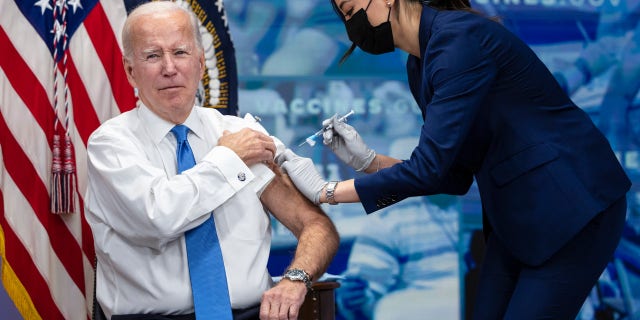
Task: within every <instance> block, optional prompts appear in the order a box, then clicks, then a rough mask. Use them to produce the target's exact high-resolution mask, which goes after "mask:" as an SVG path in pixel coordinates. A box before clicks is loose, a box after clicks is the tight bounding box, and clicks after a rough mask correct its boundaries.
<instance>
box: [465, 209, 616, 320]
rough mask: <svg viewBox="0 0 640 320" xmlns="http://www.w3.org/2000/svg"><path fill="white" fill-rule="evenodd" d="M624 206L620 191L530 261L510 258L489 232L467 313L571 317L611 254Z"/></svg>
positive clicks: (521, 319) (481, 316)
mask: <svg viewBox="0 0 640 320" xmlns="http://www.w3.org/2000/svg"><path fill="white" fill-rule="evenodd" d="M626 208H627V202H626V199H625V198H624V197H623V198H622V199H620V200H618V201H617V202H615V203H614V204H613V205H612V206H610V207H609V208H608V209H606V210H605V211H603V212H602V213H600V214H599V215H597V216H596V217H595V218H594V219H593V220H592V221H591V222H589V223H588V224H587V225H586V226H585V227H584V228H583V229H582V230H581V231H580V232H579V233H578V234H577V235H576V236H575V237H574V238H573V239H572V240H570V241H569V243H567V244H566V245H565V246H564V247H562V248H561V249H560V250H559V251H558V252H556V253H555V254H554V255H553V256H552V257H551V258H550V259H549V260H548V261H546V262H545V263H543V264H542V265H540V266H536V267H531V266H528V265H525V264H522V263H521V262H519V261H518V260H516V259H515V258H514V257H513V256H511V254H509V252H507V250H506V248H505V247H504V245H503V244H501V243H500V242H499V241H498V240H497V239H496V238H495V237H494V236H493V235H490V236H489V239H488V242H487V249H486V252H485V258H484V262H483V264H482V271H481V275H480V284H479V286H478V292H477V295H476V303H475V306H474V315H473V319H474V320H480V319H482V320H484V319H488V320H495V319H517V320H526V319H575V317H576V315H577V314H578V312H579V311H580V307H581V306H582V304H583V303H584V301H585V299H586V297H587V295H588V294H589V292H590V290H591V288H592V287H593V286H594V285H595V283H596V282H597V280H598V278H599V277H600V274H601V273H602V271H603V270H604V269H605V267H606V266H607V263H608V262H609V261H611V258H612V257H613V253H614V251H615V249H616V247H617V246H618V243H619V241H620V237H621V235H622V229H623V227H624V223H625V215H626Z"/></svg>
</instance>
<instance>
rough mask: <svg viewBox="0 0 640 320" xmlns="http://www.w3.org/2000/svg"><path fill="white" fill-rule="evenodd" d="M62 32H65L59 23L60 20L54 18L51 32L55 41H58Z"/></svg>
mask: <svg viewBox="0 0 640 320" xmlns="http://www.w3.org/2000/svg"><path fill="white" fill-rule="evenodd" d="M64 32H65V30H64V28H63V27H62V25H61V24H60V21H58V20H54V21H53V30H52V31H51V33H53V34H54V38H55V39H56V41H60V39H61V38H62V36H63V35H64Z"/></svg>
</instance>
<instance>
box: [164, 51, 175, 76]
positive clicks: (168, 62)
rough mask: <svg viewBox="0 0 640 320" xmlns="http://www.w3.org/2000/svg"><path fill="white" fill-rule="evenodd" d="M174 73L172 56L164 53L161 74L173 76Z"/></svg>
mask: <svg viewBox="0 0 640 320" xmlns="http://www.w3.org/2000/svg"><path fill="white" fill-rule="evenodd" d="M175 72H176V64H175V61H174V60H173V56H172V55H171V54H169V53H165V54H164V55H163V56H162V73H163V74H169V75H170V74H174V73H175Z"/></svg>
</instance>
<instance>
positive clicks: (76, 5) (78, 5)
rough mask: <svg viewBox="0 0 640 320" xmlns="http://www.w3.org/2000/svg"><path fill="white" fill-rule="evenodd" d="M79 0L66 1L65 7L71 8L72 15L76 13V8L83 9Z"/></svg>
mask: <svg viewBox="0 0 640 320" xmlns="http://www.w3.org/2000/svg"><path fill="white" fill-rule="evenodd" d="M80 1H81V0H68V1H67V5H68V6H71V7H73V13H76V10H78V8H80V9H84V8H83V7H82V3H80Z"/></svg>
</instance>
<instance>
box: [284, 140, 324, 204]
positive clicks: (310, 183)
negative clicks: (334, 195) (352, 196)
mask: <svg viewBox="0 0 640 320" xmlns="http://www.w3.org/2000/svg"><path fill="white" fill-rule="evenodd" d="M275 160H276V163H277V164H278V165H279V166H280V167H281V168H282V170H284V171H285V172H286V173H287V174H288V175H289V177H290V178H291V181H293V184H295V185H296V187H297V188H298V190H300V192H302V194H304V196H305V197H307V199H309V200H311V201H312V202H313V203H315V204H320V193H321V192H322V189H323V188H324V186H325V185H326V184H327V182H326V181H325V180H324V179H323V178H322V176H321V175H320V173H319V172H318V170H316V167H315V165H314V164H313V161H311V159H309V158H304V157H301V156H299V155H297V154H295V153H294V152H293V151H291V149H286V150H285V151H284V152H282V153H281V154H280V155H278V156H277V157H276V159H275Z"/></svg>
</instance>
